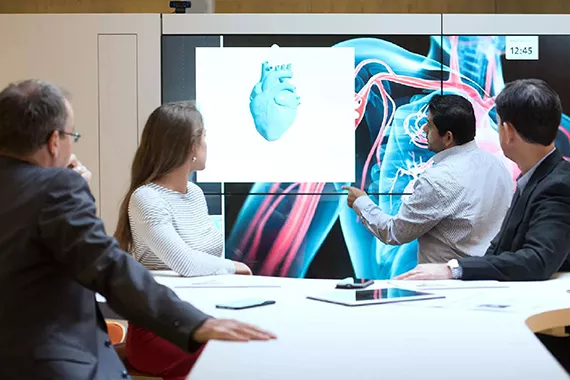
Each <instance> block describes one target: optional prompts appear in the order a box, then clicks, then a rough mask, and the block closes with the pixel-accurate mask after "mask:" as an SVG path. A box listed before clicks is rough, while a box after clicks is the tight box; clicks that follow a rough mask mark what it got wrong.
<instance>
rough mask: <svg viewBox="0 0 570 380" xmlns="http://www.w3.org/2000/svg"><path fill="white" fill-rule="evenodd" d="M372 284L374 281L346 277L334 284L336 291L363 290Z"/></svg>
mask: <svg viewBox="0 0 570 380" xmlns="http://www.w3.org/2000/svg"><path fill="white" fill-rule="evenodd" d="M372 284H374V280H370V279H365V278H352V277H348V278H345V279H344V280H341V281H339V282H338V283H337V284H336V288H337V289H364V288H367V287H369V286H370V285H372Z"/></svg>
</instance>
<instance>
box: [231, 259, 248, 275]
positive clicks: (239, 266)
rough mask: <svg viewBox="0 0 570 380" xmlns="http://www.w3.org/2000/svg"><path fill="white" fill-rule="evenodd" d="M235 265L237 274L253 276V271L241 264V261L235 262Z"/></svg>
mask: <svg viewBox="0 0 570 380" xmlns="http://www.w3.org/2000/svg"><path fill="white" fill-rule="evenodd" d="M234 265H235V267H236V274H242V275H246V276H251V275H252V274H253V273H252V272H251V269H249V267H248V266H247V265H245V264H244V263H240V262H239V261H234Z"/></svg>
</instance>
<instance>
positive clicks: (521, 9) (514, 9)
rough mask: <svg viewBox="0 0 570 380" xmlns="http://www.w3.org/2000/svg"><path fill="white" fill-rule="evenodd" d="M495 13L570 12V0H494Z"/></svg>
mask: <svg viewBox="0 0 570 380" xmlns="http://www.w3.org/2000/svg"><path fill="white" fill-rule="evenodd" d="M495 2H496V7H497V13H551V14H556V13H570V0H541V1H537V0H495Z"/></svg>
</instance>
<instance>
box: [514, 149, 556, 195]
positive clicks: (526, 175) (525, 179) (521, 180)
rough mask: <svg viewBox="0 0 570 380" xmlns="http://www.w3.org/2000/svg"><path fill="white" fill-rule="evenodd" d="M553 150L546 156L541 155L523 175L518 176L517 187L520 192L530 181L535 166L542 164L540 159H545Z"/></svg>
mask: <svg viewBox="0 0 570 380" xmlns="http://www.w3.org/2000/svg"><path fill="white" fill-rule="evenodd" d="M555 150H556V148H554V149H552V150H551V151H550V152H549V153H548V154H547V155H546V156H544V157H542V159H541V160H540V161H538V162H537V163H536V164H535V165H534V166H533V167H532V168H531V169H530V170H529V171H528V172H526V173H524V175H522V176H520V177H519V178H518V179H517V188H518V189H519V191H521V192H522V191H523V190H524V188H525V186H526V185H527V184H528V181H530V177H532V175H533V173H534V172H535V171H536V168H538V167H539V166H540V164H542V161H544V160H546V159H547V158H548V157H549V156H550V155H551V154H552V153H554V151H555Z"/></svg>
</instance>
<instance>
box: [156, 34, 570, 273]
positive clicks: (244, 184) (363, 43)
mask: <svg viewBox="0 0 570 380" xmlns="http://www.w3.org/2000/svg"><path fill="white" fill-rule="evenodd" d="M568 43H570V36H540V37H539V39H538V47H539V54H538V59H531V60H529V59H516V57H515V59H512V58H513V57H510V59H507V57H506V54H505V53H506V50H507V48H508V46H507V45H508V43H507V37H505V36H410V35H407V36H331V35H326V36H325V35H310V36H307V35H305V36H299V35H224V36H163V57H162V63H163V64H162V67H163V102H169V101H176V100H188V99H197V101H198V106H199V107H200V109H201V110H202V111H203V113H204V117H205V124H206V125H205V126H206V128H207V129H208V144H209V145H208V150H209V156H208V162H207V166H208V169H207V170H206V171H204V172H200V173H197V175H196V176H195V177H193V178H192V179H193V180H194V181H196V182H197V184H198V185H199V186H201V187H202V189H203V190H204V192H205V194H206V198H207V201H208V206H209V210H210V213H211V214H212V216H213V218H215V219H216V220H217V221H218V222H219V225H220V228H221V229H222V230H223V231H224V233H225V235H226V257H227V258H230V259H235V260H240V261H243V262H245V263H247V264H248V265H250V266H251V267H252V269H253V271H254V273H256V274H262V275H274V276H288V277H316V278H318V277H323V278H341V277H346V276H356V277H360V278H373V279H385V278H390V277H392V276H394V275H397V274H399V273H403V272H405V271H407V270H409V269H411V268H412V267H414V266H415V265H416V261H417V259H416V256H417V242H415V241H414V242H411V243H408V244H405V245H402V246H399V247H398V246H388V245H385V244H383V243H381V242H380V241H379V240H378V239H376V238H375V237H374V236H373V235H372V234H370V232H368V231H367V230H366V229H365V227H364V226H363V225H362V224H361V223H360V222H359V221H358V219H357V217H356V215H355V213H354V211H353V210H351V209H350V208H348V207H347V205H346V196H345V195H343V193H342V190H341V189H340V188H341V186H342V185H345V184H353V185H357V186H359V187H362V188H364V189H365V190H366V191H367V192H368V193H369V195H370V196H371V198H372V199H373V200H374V201H375V202H376V203H377V204H378V205H380V207H381V208H382V209H383V210H384V211H385V212H387V213H389V214H395V213H397V211H398V209H399V207H400V204H401V201H402V199H403V197H405V196H407V195H408V194H409V193H410V191H411V189H412V186H413V183H414V181H415V180H416V179H417V178H418V177H419V176H420V175H421V173H422V172H423V171H424V170H425V169H426V168H428V167H429V166H430V164H431V161H430V159H431V157H432V155H433V154H432V153H431V152H430V151H428V150H427V144H426V141H425V136H424V134H423V133H422V131H421V127H422V125H423V124H424V123H425V120H426V114H427V109H426V108H427V103H428V102H429V100H430V98H431V97H432V96H433V95H434V94H441V93H458V94H462V95H464V96H466V97H467V98H469V99H470V100H471V102H472V103H473V106H474V108H475V110H476V113H477V137H476V140H477V143H478V145H479V146H480V147H481V148H482V149H485V150H487V151H489V152H492V153H494V154H496V155H497V156H499V157H501V159H503V160H505V163H506V164H507V166H508V167H509V168H510V170H511V173H512V175H513V179H514V178H516V176H517V175H518V169H517V168H516V166H515V165H514V164H513V163H512V162H510V161H509V160H507V159H506V158H504V157H503V155H502V153H501V150H500V146H499V141H498V134H497V125H496V115H495V109H494V97H495V96H496V95H497V94H498V92H500V90H501V89H502V88H503V87H504V84H505V83H506V82H509V81H512V80H514V79H518V78H531V77H532V78H541V79H544V80H546V81H547V82H548V83H550V84H551V85H552V86H553V87H554V89H555V90H556V91H557V92H558V93H559V94H560V97H561V99H562V102H563V106H564V109H565V110H568V107H570V90H569V89H567V88H566V87H565V83H567V78H566V77H567V74H566V71H565V70H564V67H563V66H564V64H565V62H567V61H568V59H567V58H570V57H567V56H568V55H570V51H567V49H564V48H563V47H564V46H566V45H567V44H568ZM220 47H223V49H212V48H220ZM241 48H243V50H242V49H241ZM323 48H327V49H323ZM303 49H305V51H306V53H307V57H309V56H310V57H311V59H308V58H306V57H303V53H302V51H303ZM334 50H338V52H334ZM222 51H224V52H222ZM240 51H241V52H242V53H243V56H244V57H240V54H239V53H236V52H240ZM324 51H328V53H324ZM347 51H349V52H350V53H349V52H347ZM319 52H320V54H319ZM289 53H290V55H289V56H288V55H287V54H289ZM345 53H346V54H345ZM327 54H328V55H327ZM348 56H350V59H351V60H352V61H353V62H352V70H351V72H350V75H352V77H351V78H350V80H351V81H352V88H351V89H350V94H345V92H348V91H349V90H348V89H347V85H346V83H347V82H346V80H347V75H348V74H347V69H346V64H345V63H346V59H348V58H347V57H348ZM268 69H269V71H271V72H272V71H275V70H282V71H281V74H282V75H281V76H277V77H278V78H279V83H277V84H274V86H275V85H279V86H280V88H285V89H286V90H287V91H288V93H287V94H288V95H291V94H290V93H293V96H292V97H291V96H289V97H285V98H283V99H282V100H276V101H275V102H276V103H277V104H276V105H274V104H270V103H267V102H266V101H264V100H263V99H264V98H265V99H266V98H274V96H273V95H272V96H269V97H268V96H266V95H267V94H264V91H269V92H271V88H272V86H271V85H266V86H264V85H263V83H264V75H265V77H267V75H268V74H269V72H268V71H267V70H268ZM297 70H298V71H297ZM297 72H298V73H299V74H298V75H297ZM274 77H275V75H274ZM311 78H314V81H313V82H311ZM327 78H329V80H328V81H327ZM307 82H309V83H307ZM284 83H285V84H284ZM325 84H326V85H325ZM291 86H292V87H291ZM293 88H294V90H292V89H293ZM339 92H342V94H339ZM258 97H259V98H258ZM349 98H350V99H351V100H352V105H351V106H352V108H351V109H350V111H352V112H351V120H350V123H351V124H350V127H351V128H352V133H351V136H348V134H347V133H346V132H347V129H343V128H344V125H345V124H346V123H348V121H345V120H346V119H348V118H347V116H346V110H347V107H348V106H350V105H347V102H348V100H347V99H349ZM256 99H262V102H258V104H262V105H263V107H262V108H263V109H264V110H267V109H271V107H276V108H277V109H279V108H280V107H281V109H283V107H285V108H286V109H287V112H290V113H289V114H288V115H286V117H284V119H285V121H286V122H284V123H283V125H281V126H280V127H279V128H277V129H276V130H268V128H267V126H266V125H267V123H265V124H264V121H263V119H264V117H263V115H262V116H260V112H259V110H258V109H256V105H255V103H256V101H257V100H256ZM264 102H265V103H264ZM238 103H239V104H238ZM291 109H294V110H295V111H296V112H292V111H290V110H291ZM265 112H266V113H268V115H269V116H267V115H266V116H265V118H267V117H271V112H281V111H272V110H269V111H265ZM331 115H334V117H331ZM339 120H342V122H341V123H339V122H338V121H339ZM213 130H215V132H214V135H215V137H214V138H212V137H211V133H210V131H213ZM569 131H570V123H569V119H568V117H567V116H564V118H563V121H562V125H561V127H560V132H559V136H558V139H557V142H556V145H557V147H558V148H559V149H560V150H561V151H562V153H563V154H564V155H565V156H566V157H570V133H569ZM224 134H226V135H225V136H224ZM246 134H247V137H246V136H245V135H246ZM271 144H276V145H275V146H276V148H275V149H271ZM277 144H278V145H277ZM341 157H342V159H341ZM210 159H212V162H211V164H212V167H210V166H209V165H210ZM303 163H304V165H303ZM230 168H231V169H230ZM319 168H322V170H319ZM267 171H270V172H267ZM313 173H314V174H313ZM489 196H493V195H492V194H489Z"/></svg>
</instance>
